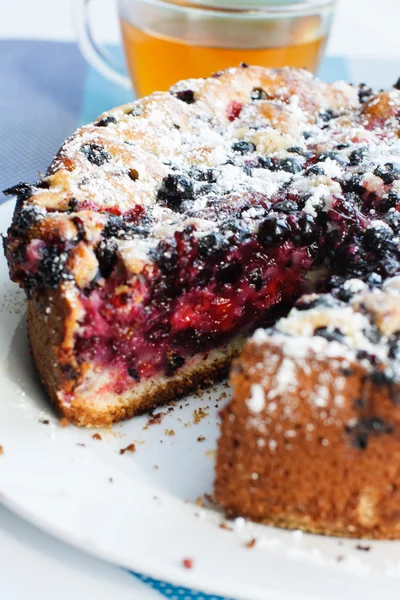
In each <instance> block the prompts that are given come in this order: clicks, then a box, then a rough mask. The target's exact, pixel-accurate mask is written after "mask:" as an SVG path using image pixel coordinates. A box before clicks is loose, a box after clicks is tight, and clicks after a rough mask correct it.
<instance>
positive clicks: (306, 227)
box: [293, 213, 317, 246]
mask: <svg viewBox="0 0 400 600" xmlns="http://www.w3.org/2000/svg"><path fill="white" fill-rule="evenodd" d="M298 228H299V232H298V233H296V235H295V236H294V237H293V241H294V243H295V244H298V245H299V246H303V245H306V244H309V243H310V242H311V241H313V240H314V239H315V238H316V234H317V225H316V223H315V220H314V218H313V217H312V215H309V214H307V213H303V214H302V215H301V216H300V218H299V220H298Z"/></svg>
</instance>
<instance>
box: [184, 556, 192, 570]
mask: <svg viewBox="0 0 400 600" xmlns="http://www.w3.org/2000/svg"><path fill="white" fill-rule="evenodd" d="M182 565H183V566H184V568H185V569H193V559H192V558H184V559H183V561H182Z"/></svg>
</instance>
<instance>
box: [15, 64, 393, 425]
mask: <svg viewBox="0 0 400 600" xmlns="http://www.w3.org/2000/svg"><path fill="white" fill-rule="evenodd" d="M399 105H400V92H399V91H398V90H396V89H392V90H391V91H389V92H380V93H379V94H373V93H372V92H371V93H368V94H366V91H365V89H364V90H363V89H357V88H355V87H352V86H349V85H347V84H344V83H342V82H340V83H336V84H327V83H322V82H320V81H318V80H317V79H314V78H313V77H312V76H311V75H310V74H308V73H307V72H305V71H297V70H293V69H282V70H276V71H274V70H268V69H263V68H259V67H246V68H245V67H241V68H238V69H229V70H227V71H225V72H223V73H221V74H219V76H218V77H211V78H209V79H204V80H190V81H186V82H180V83H178V84H176V85H175V86H174V87H173V88H172V89H171V91H170V92H169V93H168V92H167V93H156V94H153V95H151V96H149V97H147V98H143V99H141V100H138V101H136V102H134V103H131V104H129V105H126V106H122V107H119V108H116V109H113V110H112V111H110V112H108V113H105V114H103V115H101V116H100V117H99V119H98V120H97V121H96V122H94V123H93V124H91V125H87V126H85V127H83V128H81V129H79V130H78V131H77V132H76V133H75V134H74V135H73V136H72V137H71V138H69V139H68V140H67V141H66V142H65V144H64V145H63V146H62V148H61V150H60V152H59V153H58V155H57V156H56V158H55V159H54V161H53V162H52V164H51V165H50V167H49V170H48V172H47V174H46V177H44V178H43V179H42V180H41V181H40V182H38V183H36V184H33V185H26V184H20V185H17V186H15V187H14V188H11V189H10V190H8V193H9V194H13V195H15V196H16V197H17V203H16V208H15V213H14V218H13V222H12V225H11V227H10V229H9V231H8V235H7V238H6V239H5V251H6V255H7V259H8V263H9V267H10V274H11V278H12V279H13V280H14V281H16V282H18V283H19V284H20V285H21V286H22V287H24V289H25V290H26V293H27V296H28V306H29V309H28V315H29V316H28V321H29V335H30V342H31V346H32V352H33V356H34V358H35V361H36V364H37V366H38V370H39V373H40V376H41V379H42V381H43V382H44V384H45V386H46V388H47V390H48V392H49V394H50V396H51V398H52V399H53V401H54V402H55V403H56V404H57V406H58V407H59V409H60V411H61V413H62V414H63V415H64V416H66V417H67V418H69V419H70V420H72V421H73V422H75V423H77V424H80V425H106V424H109V423H112V422H115V421H118V420H119V419H124V418H128V417H130V416H132V415H134V414H136V413H138V412H140V411H143V410H146V409H148V408H151V407H153V406H155V405H157V404H159V403H161V402H165V401H167V400H169V399H171V398H173V397H175V396H176V395H177V394H182V393H186V392H189V391H190V390H192V389H193V388H195V387H197V385H198V384H199V383H204V382H206V381H210V380H213V379H215V378H217V377H219V376H221V375H222V374H224V373H225V372H226V371H227V369H228V367H229V364H230V361H231V358H232V357H233V356H234V355H235V354H237V353H238V352H239V350H240V348H241V347H242V345H243V340H244V339H245V338H246V337H247V336H248V335H249V334H250V333H251V332H252V331H253V330H254V329H255V328H256V327H260V326H267V325H269V324H271V323H272V322H274V321H275V320H276V319H277V318H278V317H279V316H280V315H282V314H284V313H287V311H288V310H289V308H290V307H291V306H293V304H294V303H295V301H296V300H297V299H298V298H299V296H301V295H302V294H303V293H304V292H305V291H308V290H310V289H314V290H319V291H328V290H330V289H331V288H332V287H335V288H338V287H340V285H341V284H342V283H343V282H344V281H346V280H347V279H349V278H358V279H360V280H362V281H364V282H371V281H375V282H376V281H381V282H382V281H383V280H384V279H386V278H387V277H389V276H393V275H395V274H396V273H397V271H398V267H399V259H400V257H399V248H398V241H397V239H398V238H397V235H398V231H399V227H400V222H399V221H400V219H399V218H398V214H399V213H398V212H397V207H398V206H399V205H398V201H399V196H400V171H399V164H400V163H399V156H400V152H399V141H398V134H399V129H400V123H399V118H398V117H399Z"/></svg>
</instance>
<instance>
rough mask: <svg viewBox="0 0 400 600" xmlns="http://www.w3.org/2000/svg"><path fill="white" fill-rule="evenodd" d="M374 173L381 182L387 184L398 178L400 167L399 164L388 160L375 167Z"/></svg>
mask: <svg viewBox="0 0 400 600" xmlns="http://www.w3.org/2000/svg"><path fill="white" fill-rule="evenodd" d="M374 175H376V176H377V177H380V178H381V179H382V181H383V183H385V184H387V185H389V184H391V183H393V182H394V181H396V180H397V179H400V167H399V165H396V164H394V163H390V162H388V163H385V164H384V165H379V166H378V167H376V169H375V171H374Z"/></svg>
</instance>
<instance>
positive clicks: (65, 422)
mask: <svg viewBox="0 0 400 600" xmlns="http://www.w3.org/2000/svg"><path fill="white" fill-rule="evenodd" d="M70 424H71V423H70V421H69V419H67V417H63V418H62V419H60V425H61V427H63V428H64V427H68V425H70Z"/></svg>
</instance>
